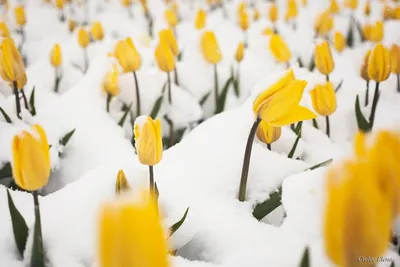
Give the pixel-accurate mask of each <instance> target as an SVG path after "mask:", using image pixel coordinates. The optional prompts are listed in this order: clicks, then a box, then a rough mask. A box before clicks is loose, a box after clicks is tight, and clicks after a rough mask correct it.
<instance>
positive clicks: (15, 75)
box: [0, 38, 27, 89]
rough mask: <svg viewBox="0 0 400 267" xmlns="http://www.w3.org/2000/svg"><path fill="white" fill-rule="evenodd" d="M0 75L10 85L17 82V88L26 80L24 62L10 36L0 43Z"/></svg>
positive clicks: (22, 85)
mask: <svg viewBox="0 0 400 267" xmlns="http://www.w3.org/2000/svg"><path fill="white" fill-rule="evenodd" d="M0 75H1V77H2V78H3V80H5V81H7V82H8V83H9V84H10V86H11V87H13V84H14V83H17V88H18V89H21V88H23V87H24V86H25V84H26V81H27V79H26V73H25V65H24V62H23V61H22V57H21V54H20V53H19V51H18V49H17V47H16V46H15V44H14V41H13V40H12V39H11V38H6V39H4V40H3V41H2V43H1V45H0Z"/></svg>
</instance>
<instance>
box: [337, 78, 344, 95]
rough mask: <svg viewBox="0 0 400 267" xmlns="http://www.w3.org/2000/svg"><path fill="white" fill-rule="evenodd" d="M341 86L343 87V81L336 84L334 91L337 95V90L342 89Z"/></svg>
mask: <svg viewBox="0 0 400 267" xmlns="http://www.w3.org/2000/svg"><path fill="white" fill-rule="evenodd" d="M342 85H343V79H342V80H340V83H339V84H338V86H337V87H336V89H335V93H337V92H338V91H339V89H340V88H341V87H342Z"/></svg>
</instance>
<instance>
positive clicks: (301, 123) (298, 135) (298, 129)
mask: <svg viewBox="0 0 400 267" xmlns="http://www.w3.org/2000/svg"><path fill="white" fill-rule="evenodd" d="M302 125H303V122H302V121H301V122H299V123H298V124H297V126H296V128H295V129H294V131H295V133H297V137H296V140H295V141H294V144H293V147H292V149H291V150H290V152H289V155H288V158H290V159H291V158H293V155H294V152H295V151H296V148H297V145H298V143H299V140H300V138H301V128H302Z"/></svg>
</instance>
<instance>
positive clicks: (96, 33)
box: [90, 21, 104, 41]
mask: <svg viewBox="0 0 400 267" xmlns="http://www.w3.org/2000/svg"><path fill="white" fill-rule="evenodd" d="M90 32H91V34H92V38H93V40H96V41H101V40H103V39H104V30H103V26H102V25H101V23H100V21H96V22H95V23H93V25H92V28H91V29H90Z"/></svg>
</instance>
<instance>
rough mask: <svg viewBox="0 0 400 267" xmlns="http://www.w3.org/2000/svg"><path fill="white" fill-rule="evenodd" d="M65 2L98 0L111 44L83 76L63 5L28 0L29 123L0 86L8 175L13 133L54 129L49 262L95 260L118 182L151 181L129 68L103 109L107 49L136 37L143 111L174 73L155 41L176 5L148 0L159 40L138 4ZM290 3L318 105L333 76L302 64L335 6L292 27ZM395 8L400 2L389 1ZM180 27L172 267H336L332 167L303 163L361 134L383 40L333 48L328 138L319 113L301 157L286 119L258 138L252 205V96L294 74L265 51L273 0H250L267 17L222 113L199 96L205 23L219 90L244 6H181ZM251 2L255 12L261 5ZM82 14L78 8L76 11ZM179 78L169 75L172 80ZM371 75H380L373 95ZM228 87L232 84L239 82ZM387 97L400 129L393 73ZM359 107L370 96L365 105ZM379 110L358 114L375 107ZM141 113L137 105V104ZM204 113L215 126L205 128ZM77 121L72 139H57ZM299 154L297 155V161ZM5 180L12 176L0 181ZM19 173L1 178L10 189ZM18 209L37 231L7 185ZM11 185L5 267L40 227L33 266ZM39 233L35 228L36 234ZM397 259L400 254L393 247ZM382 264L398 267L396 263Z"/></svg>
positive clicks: (168, 205)
mask: <svg viewBox="0 0 400 267" xmlns="http://www.w3.org/2000/svg"><path fill="white" fill-rule="evenodd" d="M9 2H10V8H9V11H6V8H5V7H4V6H2V9H1V11H2V17H1V18H2V20H4V21H6V22H7V24H8V26H9V28H10V31H12V36H13V38H14V40H15V42H16V43H17V44H20V43H21V38H20V36H19V34H18V33H17V32H15V31H14V30H15V29H16V28H17V26H16V24H15V19H14V12H13V8H14V6H15V5H16V4H17V3H20V2H21V1H9ZM72 2H73V4H72V5H71V8H70V7H69V6H66V7H65V13H66V16H67V19H75V20H77V21H78V23H79V22H82V21H84V19H85V15H84V12H83V10H84V8H83V6H82V5H84V3H85V2H87V3H88V7H87V10H88V13H87V14H86V19H88V20H89V22H90V23H89V26H87V27H86V28H87V29H90V25H91V23H92V22H94V21H100V22H101V23H102V25H103V27H104V32H105V38H104V40H102V41H96V42H93V43H91V44H90V45H89V47H88V48H87V49H88V51H87V52H88V57H89V61H90V67H89V69H88V71H87V73H86V74H83V73H82V71H81V70H80V68H82V67H83V64H84V62H83V55H84V53H83V49H82V48H81V47H79V45H78V41H77V30H75V31H74V32H72V33H70V32H69V31H68V22H67V21H66V22H60V21H59V11H58V10H57V9H56V8H55V7H54V3H46V2H45V1H37V0H26V1H24V5H25V10H26V15H27V24H26V25H25V33H26V40H25V43H24V45H23V48H22V53H23V55H24V56H25V57H26V59H27V63H28V64H27V67H26V72H27V76H28V83H27V85H26V86H25V93H26V95H27V96H28V98H29V97H30V96H31V93H32V89H33V88H35V106H36V112H37V115H36V116H32V115H31V114H30V113H29V111H27V110H23V114H22V117H23V119H22V121H21V120H19V119H18V118H17V116H16V113H15V98H14V95H13V94H12V90H11V88H10V87H9V85H8V83H6V82H5V81H2V80H1V81H0V107H1V108H2V109H4V111H5V112H6V113H7V114H8V115H9V116H10V118H11V120H12V124H9V123H7V122H6V120H5V119H4V118H3V116H2V115H1V114H0V169H1V168H2V167H3V166H4V165H5V164H6V163H8V162H10V161H11V141H12V138H13V136H14V135H15V134H17V133H19V132H20V131H21V130H22V129H28V128H29V127H30V125H32V124H34V123H39V124H40V125H42V126H43V128H44V129H45V131H46V133H47V136H48V139H49V144H51V145H52V147H51V149H50V152H51V166H52V173H51V176H50V179H49V183H48V185H47V186H46V187H45V188H44V189H43V190H42V192H41V195H42V197H41V198H40V203H41V214H42V220H43V221H42V228H43V242H44V247H45V251H46V256H47V258H48V260H49V263H50V266H53V267H86V266H90V267H92V266H93V267H94V266H97V262H96V258H97V255H96V253H97V245H96V243H97V236H96V234H97V229H96V227H97V218H98V211H99V208H100V207H101V204H102V203H103V202H104V201H106V200H108V199H111V198H114V197H115V179H116V177H117V173H118V170H120V169H123V170H124V172H125V174H126V176H127V178H128V180H129V183H130V184H131V186H132V188H134V189H137V188H141V187H143V186H147V184H148V169H147V167H146V166H143V165H141V164H140V163H139V161H138V158H137V155H136V153H135V149H134V147H133V146H132V144H131V139H132V125H131V123H130V121H129V120H130V119H129V118H128V119H127V120H126V122H125V123H124V125H123V127H121V126H119V125H118V121H119V120H120V118H121V117H122V115H123V111H122V106H123V104H125V105H129V104H130V103H136V96H135V90H134V88H135V86H134V80H133V75H132V74H131V73H127V74H121V75H120V76H119V85H120V88H121V93H120V94H119V95H118V96H116V97H115V98H114V99H113V101H112V102H111V111H110V113H107V112H106V94H105V93H104V91H103V89H102V83H103V78H104V77H105V75H106V73H107V72H108V71H110V69H111V68H112V64H113V63H116V60H115V59H114V58H112V57H110V56H109V53H113V52H114V47H115V44H116V42H117V41H118V40H120V39H125V38H126V37H131V38H132V40H133V41H134V43H135V45H136V47H137V49H138V51H139V53H140V55H141V58H142V67H141V69H140V70H139V71H138V72H137V77H138V81H139V87H140V91H141V104H142V114H147V115H149V114H150V112H151V110H152V108H153V105H154V103H155V102H156V100H157V99H158V98H159V96H160V95H161V93H162V88H163V86H164V84H165V82H166V80H167V76H166V74H165V73H164V72H161V71H160V70H159V69H158V68H157V65H156V64H155V59H154V49H155V47H156V45H157V44H158V37H157V36H158V31H159V30H161V29H163V28H165V27H167V24H166V21H165V18H164V10H165V8H166V7H167V4H166V3H165V2H164V1H161V0H148V5H149V10H150V13H151V16H152V17H153V19H154V28H153V32H154V36H155V37H154V38H153V39H151V38H150V37H149V36H148V35H147V32H148V30H147V22H146V18H145V16H144V13H143V10H142V7H141V6H140V4H139V2H137V1H135V2H134V3H133V6H132V13H133V19H131V18H130V17H129V12H128V11H127V10H126V8H125V7H123V6H122V4H121V2H120V1H117V0H87V1H75V0H74V1H72ZM286 2H287V1H286V0H276V3H277V6H278V10H279V20H278V21H277V23H276V27H277V29H278V30H279V33H280V34H281V36H282V37H283V38H284V40H285V41H286V42H287V44H288V46H289V48H290V49H291V51H292V60H291V62H290V63H291V67H293V69H294V72H295V74H296V76H297V78H299V79H303V80H306V81H307V82H308V85H307V87H306V89H305V92H304V95H303V99H302V101H301V104H302V105H304V106H306V107H309V108H310V109H312V104H311V97H310V94H309V91H310V90H312V89H313V88H314V86H315V85H316V84H319V83H324V81H325V76H323V75H321V74H320V73H318V71H317V70H316V69H315V70H314V71H312V72H310V71H309V70H308V69H307V68H301V67H300V66H299V64H298V61H297V58H300V59H301V61H302V62H304V63H305V64H306V65H308V64H309V62H310V61H311V59H312V54H313V49H314V46H315V43H316V39H314V28H313V22H314V19H315V17H316V15H317V14H318V13H319V12H321V11H323V10H325V9H326V8H327V7H328V6H329V2H330V1H328V0H324V1H323V0H308V4H307V6H302V4H301V2H304V1H297V2H298V6H299V15H298V17H297V18H296V19H295V20H294V21H293V22H292V23H295V24H296V27H295V29H294V28H293V27H292V25H291V24H288V23H285V21H284V20H283V18H284V13H285V11H286ZM338 2H339V5H340V7H341V12H340V13H339V14H336V15H334V27H333V30H332V32H331V34H329V36H333V33H334V32H335V31H339V32H342V33H343V34H344V35H345V36H346V34H347V30H348V24H349V10H346V9H345V8H344V7H343V5H342V3H341V2H343V1H338ZM365 2H366V0H359V8H358V9H357V10H356V12H355V14H354V15H355V17H356V19H357V20H358V21H360V22H361V23H365V22H367V21H368V22H374V21H376V20H379V19H382V8H383V6H384V5H383V3H382V1H371V2H372V3H371V14H370V16H369V17H368V18H367V17H365V15H364V14H363V7H364V5H365ZM387 2H388V4H390V5H392V6H396V5H397V7H399V4H394V3H393V2H394V1H387ZM177 3H178V6H179V15H180V19H181V21H180V22H179V23H178V25H177V26H176V35H177V39H178V45H179V49H180V51H181V52H182V57H181V60H180V61H179V62H176V64H177V70H178V74H179V84H180V85H179V86H177V85H175V84H173V86H172V99H173V103H172V104H171V105H170V104H168V101H167V99H166V97H164V100H163V103H162V105H161V109H160V111H159V113H158V117H160V118H162V117H163V116H164V115H168V117H169V118H171V119H172V121H173V122H174V126H175V127H176V129H178V128H183V129H185V135H184V137H183V139H182V140H181V142H180V143H178V144H176V145H175V146H173V147H170V148H168V149H167V150H166V151H164V155H163V158H162V160H161V162H160V163H159V164H158V165H156V166H155V170H154V172H155V178H156V182H157V186H158V189H159V191H160V199H159V202H160V210H161V215H162V218H163V225H164V226H165V227H166V228H167V227H169V226H171V225H172V224H173V223H175V222H176V221H178V220H179V219H180V218H181V217H182V215H183V213H184V212H185V210H186V208H187V207H190V210H189V213H188V217H187V219H186V221H185V222H184V224H183V226H182V227H181V228H180V229H179V230H178V231H177V232H176V233H175V234H174V235H173V236H172V237H171V238H170V239H169V243H170V246H171V249H177V250H178V251H177V256H171V257H170V258H171V263H172V266H176V267H207V266H209V267H218V266H221V267H243V266H251V267H262V266H263V267H265V266H274V267H286V266H287V267H291V266H298V264H299V261H300V258H301V256H302V254H303V251H304V249H305V247H306V246H309V247H310V252H311V262H312V266H318V267H323V266H333V265H332V264H331V263H330V262H329V260H328V259H327V257H326V255H325V251H324V247H323V235H322V222H323V211H324V202H325V194H324V184H325V173H326V167H321V168H318V169H315V170H312V171H310V170H307V171H304V170H306V169H308V168H310V167H311V166H313V165H315V164H318V163H320V162H323V161H326V160H329V159H333V160H334V164H335V162H336V161H338V160H340V159H343V158H344V157H347V156H348V155H350V154H351V153H352V141H353V136H354V134H355V133H356V132H357V129H358V128H357V122H356V117H355V111H354V103H355V99H356V96H357V95H359V97H360V99H361V100H363V99H364V97H365V92H366V90H365V81H364V80H362V78H361V77H360V74H359V72H360V68H361V64H362V61H363V56H364V54H365V52H366V51H367V50H368V49H370V48H372V47H373V46H374V44H373V43H370V42H364V43H361V41H360V40H358V39H357V38H356V40H355V42H356V45H355V47H353V48H345V49H344V51H342V52H341V53H337V52H336V51H335V50H334V49H332V52H333V57H334V60H335V69H334V71H333V73H332V74H331V81H332V82H333V84H334V85H335V87H336V86H337V85H339V84H340V83H342V85H341V87H340V90H339V91H338V92H337V103H338V105H337V110H336V112H335V113H334V114H333V115H331V116H330V121H331V137H330V138H328V137H327V136H326V134H325V119H324V118H323V117H319V118H317V122H318V124H319V126H320V127H319V128H320V129H319V130H318V129H316V128H314V127H313V125H312V122H311V121H307V122H304V123H303V129H302V137H301V139H300V141H299V145H298V147H297V149H296V153H295V155H294V157H293V159H290V158H288V156H287V155H288V153H289V151H290V150H291V148H292V145H293V143H294V142H295V139H296V135H295V134H294V133H293V131H292V130H291V129H290V127H284V128H283V129H282V136H281V138H280V139H279V140H278V141H277V142H275V143H273V144H272V151H270V150H268V149H267V147H266V145H265V144H263V143H261V142H260V141H259V140H256V141H255V143H254V146H253V150H252V156H251V163H250V171H249V181H248V186H247V199H246V201H245V202H239V201H238V200H237V194H238V188H239V181H240V173H241V168H242V161H243V154H244V150H245V145H246V141H247V137H248V134H249V130H250V128H251V125H252V124H253V122H254V114H253V112H252V103H253V101H254V99H255V98H256V97H257V95H258V94H259V93H260V92H261V91H263V90H265V89H267V88H268V87H269V86H270V85H272V84H273V83H274V82H275V81H276V80H277V79H278V78H279V77H281V76H282V75H283V73H284V71H285V68H286V66H285V65H284V64H279V63H277V62H276V61H275V59H274V57H273V55H272V54H271V52H270V50H269V45H268V42H269V36H267V35H263V34H262V32H263V30H264V29H265V28H266V27H268V26H269V27H271V26H272V24H271V22H270V21H269V20H268V16H267V13H268V10H269V7H270V5H271V2H269V1H264V0H254V1H248V2H247V5H248V7H247V10H248V12H249V14H250V15H251V14H253V8H254V7H256V8H257V9H258V10H259V12H260V19H259V20H257V21H252V17H253V16H252V15H251V16H250V19H251V22H250V27H249V29H248V32H247V40H248V47H247V48H246V49H245V52H244V59H243V61H242V62H240V67H239V73H240V85H239V87H240V96H239V97H237V96H236V95H235V94H234V91H233V87H232V88H230V89H229V91H228V96H227V102H226V105H225V111H224V112H222V113H220V114H218V115H215V116H213V111H214V99H213V94H211V95H210V97H209V98H208V99H207V101H206V102H205V104H204V105H201V104H199V101H200V100H201V99H202V98H203V97H204V95H206V94H207V93H208V92H210V91H212V90H213V88H214V80H213V77H214V73H213V67H212V65H210V64H208V63H207V62H206V61H205V60H204V59H203V56H202V53H201V48H200V37H201V35H202V33H203V32H204V31H205V30H212V31H214V32H215V35H216V37H217V39H218V43H219V46H220V48H221V52H222V55H223V59H222V61H221V62H220V63H218V77H219V85H220V87H222V86H223V85H224V84H225V82H226V81H227V80H228V78H229V77H230V75H231V67H233V68H235V72H236V68H237V62H236V61H235V52H236V48H237V46H238V44H239V42H241V41H243V38H244V33H243V31H242V30H241V29H240V27H239V26H238V25H237V7H238V6H239V4H240V1H237V0H230V1H224V9H225V12H223V10H222V9H221V8H219V9H216V10H214V11H211V10H210V7H209V5H208V4H207V3H206V2H205V1H200V0H182V1H178V2H177ZM252 5H254V7H252ZM199 8H203V9H204V10H207V11H208V14H207V18H206V27H205V29H202V30H196V29H195V24H194V19H195V15H196V12H197V10H198V9H199ZM72 11H73V12H72ZM399 27H400V20H388V21H386V22H385V24H384V39H383V42H382V43H383V44H384V45H387V46H390V45H392V44H394V43H397V44H400V31H399V30H398V28H399ZM55 43H58V44H60V46H61V49H62V56H63V63H62V79H61V84H60V92H59V93H58V94H56V93H54V92H53V86H54V80H55V71H54V68H53V67H52V65H51V64H50V62H49V54H50V50H51V48H52V47H53V45H54V44H55ZM172 76H173V75H172ZM374 85H375V84H374V82H371V89H370V99H372V95H373V90H372V89H373V88H374V87H375V86H374ZM231 86H232V85H231ZM380 88H381V98H380V100H379V105H378V108H377V113H376V122H375V125H374V130H378V129H396V130H400V113H399V112H397V110H398V106H399V105H400V94H399V93H397V91H396V76H395V75H391V76H390V77H389V79H388V80H386V81H385V82H383V83H382V84H381V87H380ZM362 102H363V101H362ZM370 110H371V105H369V106H367V107H364V105H362V112H363V113H364V114H369V113H370ZM132 111H135V107H134V105H132ZM201 119H204V120H205V121H204V122H202V123H201V124H199V125H197V122H198V121H199V120H201ZM162 128H163V134H164V135H165V137H167V136H168V134H169V131H168V129H169V128H168V124H167V123H166V122H165V120H163V121H162ZM73 129H75V132H74V134H73V136H72V137H71V139H70V141H69V142H68V144H67V145H66V146H65V147H64V146H62V145H60V144H59V140H60V139H61V138H62V137H63V136H64V135H65V134H67V133H68V132H70V131H71V130H73ZM296 158H297V160H296ZM1 178H2V177H1ZM9 182H10V179H9V178H6V179H2V180H0V184H8V183H9ZM280 185H282V186H283V193H282V206H281V207H279V208H278V209H276V210H275V211H274V212H272V213H271V214H270V215H268V216H267V217H266V218H264V219H263V220H261V221H258V220H257V219H255V218H254V217H253V215H252V212H253V209H254V207H255V205H256V204H257V203H261V202H263V201H265V200H266V199H268V198H269V195H270V194H271V193H273V192H275V191H276V190H277V189H278V188H279V186H280ZM11 194H12V197H13V199H14V202H15V204H16V206H17V208H18V209H19V210H20V212H21V213H22V215H23V216H24V218H25V220H26V221H27V223H28V226H29V227H32V226H33V223H34V214H33V207H32V205H33V203H32V196H31V195H30V194H27V193H24V192H20V191H12V192H11ZM6 198H7V194H6V188H5V187H4V186H2V185H0V218H1V219H0V266H7V267H23V266H27V264H28V259H29V255H30V252H31V250H30V248H31V246H32V234H30V237H29V240H28V244H27V249H26V250H25V257H24V258H25V260H21V259H20V257H19V255H18V251H17V248H16V246H15V245H13V244H14V236H13V231H12V226H11V220H10V215H9V210H8V204H7V200H6ZM31 232H32V231H31ZM387 253H388V255H390V257H394V258H395V259H396V260H397V261H398V262H400V257H399V256H398V255H397V254H396V253H394V252H393V251H388V252H387ZM380 266H389V264H388V263H386V265H385V264H382V265H380Z"/></svg>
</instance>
